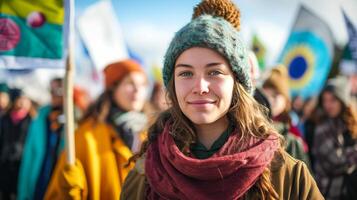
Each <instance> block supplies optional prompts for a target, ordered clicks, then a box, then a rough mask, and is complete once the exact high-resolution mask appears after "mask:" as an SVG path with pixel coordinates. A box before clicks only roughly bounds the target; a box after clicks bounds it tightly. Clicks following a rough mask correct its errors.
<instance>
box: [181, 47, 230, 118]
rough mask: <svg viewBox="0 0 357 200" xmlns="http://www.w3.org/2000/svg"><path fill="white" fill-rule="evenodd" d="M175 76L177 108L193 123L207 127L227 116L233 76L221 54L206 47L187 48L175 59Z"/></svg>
mask: <svg viewBox="0 0 357 200" xmlns="http://www.w3.org/2000/svg"><path fill="white" fill-rule="evenodd" d="M174 73H175V74H174V84H175V93H176V96H177V100H178V103H179V106H180V109H181V111H182V112H183V113H184V115H185V116H186V117H187V118H189V119H190V120H191V121H192V122H193V123H194V124H197V125H203V124H210V123H214V122H216V121H217V120H219V119H223V117H225V116H226V114H227V112H228V110H229V107H230V105H231V100H232V93H233V84H234V77H233V73H232V71H231V69H230V67H229V64H228V63H227V61H226V60H225V59H224V58H223V57H222V56H221V55H220V54H218V53H216V52H215V51H213V50H211V49H208V48H200V47H194V48H190V49H188V50H186V51H184V52H183V53H182V54H181V55H180V56H179V57H178V58H177V60H176V64H175V71H174Z"/></svg>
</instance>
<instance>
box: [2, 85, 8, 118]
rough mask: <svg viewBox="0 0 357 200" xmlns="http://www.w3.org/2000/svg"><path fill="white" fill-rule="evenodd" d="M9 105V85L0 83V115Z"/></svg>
mask: <svg viewBox="0 0 357 200" xmlns="http://www.w3.org/2000/svg"><path fill="white" fill-rule="evenodd" d="M9 105H10V96H9V87H8V86H7V84H6V83H0V117H1V116H2V115H3V114H5V112H6V111H7V109H8V108H9Z"/></svg>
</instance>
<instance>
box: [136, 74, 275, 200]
mask: <svg viewBox="0 0 357 200" xmlns="http://www.w3.org/2000/svg"><path fill="white" fill-rule="evenodd" d="M173 79H174V78H172V79H171V80H170V82H169V84H168V87H167V98H169V100H170V102H171V107H170V108H169V109H168V110H167V111H165V112H163V113H161V115H160V116H159V117H158V119H157V120H156V121H155V122H154V123H153V124H152V125H151V126H150V128H149V129H148V137H147V140H146V141H145V142H144V143H143V145H142V148H141V150H140V152H138V153H137V154H135V155H134V156H133V157H132V158H131V159H130V162H131V161H135V160H136V159H138V158H139V157H141V156H143V155H144V154H145V152H146V150H147V149H148V147H149V145H150V144H151V143H153V142H154V141H155V140H156V139H157V137H158V136H159V135H160V134H161V133H162V131H163V130H164V126H165V124H166V123H167V122H169V123H170V124H171V131H170V134H171V135H172V137H173V138H174V140H175V142H176V145H177V146H178V148H179V149H180V150H181V151H182V152H183V153H184V154H186V155H188V154H189V149H190V147H191V145H192V144H194V143H195V142H196V141H197V135H196V132H195V129H194V126H193V123H192V122H191V121H190V120H189V119H188V118H187V117H186V116H185V115H184V114H183V113H182V111H181V109H180V107H179V104H178V101H177V98H176V94H175V86H174V80H173ZM266 112H267V110H266V108H265V107H263V106H261V105H260V104H259V103H257V102H256V101H255V100H254V98H253V97H252V96H251V95H250V94H249V93H247V92H246V91H245V89H244V88H243V86H242V85H240V84H239V83H238V81H235V83H234V87H233V97H232V103H231V106H230V108H229V111H228V113H227V116H228V119H229V120H230V122H231V123H233V124H234V125H235V126H236V128H237V129H238V130H240V131H239V134H240V142H242V143H241V144H244V142H246V141H248V140H249V138H251V137H256V138H262V139H266V138H267V137H268V136H269V135H271V134H274V135H276V136H277V137H279V138H280V139H281V136H280V134H278V133H277V132H276V130H275V129H274V128H273V127H272V125H271V123H270V121H269V120H268V119H267V118H266V117H265V116H266V115H265V114H264V113H266ZM281 140H282V139H281ZM239 146H240V145H237V148H239ZM248 197H249V199H252V198H253V199H278V195H277V193H276V192H275V190H274V188H273V185H272V183H271V180H270V168H269V167H268V168H266V169H265V171H264V172H263V174H262V175H261V176H260V177H259V179H258V180H257V182H256V183H255V185H254V186H253V187H252V188H251V189H250V190H249V191H248V192H247V193H246V198H248Z"/></svg>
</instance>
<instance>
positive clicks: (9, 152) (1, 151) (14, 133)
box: [0, 88, 34, 199]
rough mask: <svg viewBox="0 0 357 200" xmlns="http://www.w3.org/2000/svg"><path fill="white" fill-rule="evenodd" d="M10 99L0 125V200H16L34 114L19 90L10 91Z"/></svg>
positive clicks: (28, 101) (28, 100) (29, 102)
mask: <svg viewBox="0 0 357 200" xmlns="http://www.w3.org/2000/svg"><path fill="white" fill-rule="evenodd" d="M11 97H12V98H11V99H12V102H13V104H12V106H11V107H10V109H9V110H8V111H7V112H6V113H5V114H4V116H3V117H2V118H1V123H0V177H1V181H0V199H16V195H17V180H18V173H19V167H20V161H21V157H22V153H23V147H24V143H25V139H26V136H27V132H28V128H29V125H30V122H31V119H32V118H33V114H34V112H33V111H31V110H32V109H33V108H32V105H31V100H30V99H29V98H28V97H27V96H26V95H25V94H24V93H23V92H22V90H21V89H17V88H16V89H12V90H11Z"/></svg>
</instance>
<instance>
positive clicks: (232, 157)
mask: <svg viewBox="0 0 357 200" xmlns="http://www.w3.org/2000/svg"><path fill="white" fill-rule="evenodd" d="M239 16H240V12H239V10H238V9H237V7H236V6H235V5H234V4H233V3H232V2H231V1H225V0H218V1H215V0H204V1H202V2H201V3H200V4H199V5H197V6H196V7H195V8H194V14H193V17H192V20H191V21H190V22H188V24H187V25H185V26H184V27H182V28H181V29H180V30H178V32H177V33H176V34H175V36H174V38H173V39H172V41H171V43H170V45H169V47H168V49H167V52H166V55H165V57H164V62H163V71H162V81H157V82H155V83H154V84H151V83H150V78H149V76H148V75H147V74H146V72H145V71H144V68H143V66H141V64H139V62H137V61H136V60H134V59H125V60H121V61H117V62H114V63H112V64H109V65H108V66H107V67H106V68H105V69H104V71H103V74H104V85H105V87H104V91H103V92H102V94H100V95H99V96H98V97H97V99H95V100H93V101H92V100H90V97H89V95H88V91H85V90H84V89H82V88H79V87H75V88H74V99H73V101H74V104H75V110H74V112H75V116H76V117H75V119H76V121H75V124H76V131H75V152H76V161H75V164H68V163H67V162H66V155H65V153H64V152H63V148H64V136H63V131H64V128H63V126H64V123H65V122H66V119H65V118H64V115H63V94H64V88H63V79H62V78H54V79H52V80H51V82H50V85H49V93H50V94H51V102H50V104H49V105H38V104H37V103H36V102H34V101H32V100H31V99H30V98H29V97H27V96H26V93H24V92H23V91H22V90H21V89H19V88H9V87H8V86H7V84H6V83H1V84H0V200H2V199H4V200H7V199H19V200H31V199H94V200H99V199H108V200H111V199H113V200H114V199H130V200H131V199H324V198H325V199H328V200H340V199H344V200H346V199H357V191H356V188H357V93H356V89H355V88H356V85H352V84H351V82H349V80H350V79H349V77H348V76H341V75H339V76H337V77H335V78H331V79H329V80H327V81H326V84H325V86H324V88H323V89H322V91H321V92H320V94H319V95H317V96H314V97H309V98H307V99H303V98H302V97H301V96H299V95H297V96H294V97H292V96H291V95H290V91H289V74H288V70H287V67H286V66H284V65H282V64H279V65H277V66H274V67H271V68H269V70H268V71H266V72H264V73H263V72H259V68H258V67H257V66H256V63H257V62H256V61H255V62H251V59H253V60H254V59H256V58H255V56H254V55H253V56H252V54H251V53H249V52H248V50H247V49H246V47H245V45H244V44H243V42H242V39H241V37H240V35H239V34H238V33H239V28H240V27H239V25H240V22H239ZM237 19H238V20H237ZM356 74H357V70H356V72H355V74H350V76H356ZM353 88H354V89H353ZM149 91H151V93H149Z"/></svg>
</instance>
